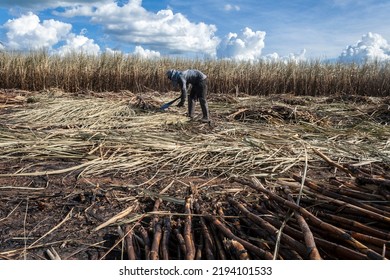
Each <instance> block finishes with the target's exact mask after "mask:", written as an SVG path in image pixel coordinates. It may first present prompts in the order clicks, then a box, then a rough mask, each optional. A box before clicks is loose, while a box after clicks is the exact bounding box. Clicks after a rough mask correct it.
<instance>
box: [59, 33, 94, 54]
mask: <svg viewBox="0 0 390 280" xmlns="http://www.w3.org/2000/svg"><path fill="white" fill-rule="evenodd" d="M56 52H57V53H59V54H60V55H67V54H70V53H80V52H81V53H84V54H89V55H98V54H99V53H100V47H99V45H97V44H95V42H94V40H93V39H89V38H88V37H85V36H84V35H75V34H73V33H71V34H69V36H68V38H67V39H66V44H65V45H63V46H62V47H60V48H59V49H58V50H56Z"/></svg>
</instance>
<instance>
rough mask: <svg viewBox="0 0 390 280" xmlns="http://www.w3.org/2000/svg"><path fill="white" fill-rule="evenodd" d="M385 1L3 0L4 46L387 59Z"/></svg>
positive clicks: (389, 9) (0, 27) (0, 34)
mask: <svg viewBox="0 0 390 280" xmlns="http://www.w3.org/2000/svg"><path fill="white" fill-rule="evenodd" d="M389 14H390V1H387V0H386V1H385V0H365V1H363V0H327V1H325V0H317V1H309V0H300V1H292V0H290V1H288V0H279V1H275V0H257V1H256V0H241V1H239V0H230V1H220V0H214V1H211V0H195V1H180V0H162V1H153V0H143V1H141V0H29V1H26V0H2V1H1V3H0V40H1V42H2V46H1V48H2V49H19V50H28V49H38V48H42V47H44V48H47V49H49V50H50V51H52V52H59V53H66V52H68V51H71V50H80V51H86V52H92V53H94V52H95V53H99V52H103V51H121V52H124V53H137V54H139V55H143V56H148V57H153V56H163V55H170V56H176V55H179V56H189V57H201V58H202V57H213V58H232V59H243V60H256V59H259V58H267V59H283V58H291V59H317V58H326V59H336V58H339V57H340V56H341V57H344V58H351V59H352V58H358V59H364V58H367V57H376V58H380V59H389V58H390V46H389V44H388V42H387V41H386V39H390V28H388V27H389V26H390V17H389Z"/></svg>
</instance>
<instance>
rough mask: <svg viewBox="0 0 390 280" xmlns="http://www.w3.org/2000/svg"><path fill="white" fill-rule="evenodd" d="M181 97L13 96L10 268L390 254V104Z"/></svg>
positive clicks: (5, 179) (5, 253) (0, 159)
mask: <svg viewBox="0 0 390 280" xmlns="http://www.w3.org/2000/svg"><path fill="white" fill-rule="evenodd" d="M174 97H175V95H174V94H172V93H166V94H162V93H158V92H149V93H144V94H133V93H131V92H119V93H94V92H80V93H74V94H69V93H64V92H61V91H56V90H55V89H52V90H48V91H44V92H27V91H26V92H24V91H11V90H8V91H1V92H0V101H1V104H0V112H1V114H2V116H4V117H2V118H1V120H0V228H1V237H0V238H1V239H0V244H2V245H1V246H0V259H21V258H25V259H131V260H136V259H147V260H158V259H170V260H182V259H187V260H200V259H221V260H232V259H233V260H235V259H238V260H249V259H277V260H301V259H304V260H306V259H316V260H319V259H375V260H379V259H388V258H389V257H390V249H389V247H390V176H389V175H388V174H390V173H389V170H390V165H389V164H390V140H389V139H390V129H389V125H388V124H389V123H390V110H389V106H390V100H389V99H386V98H374V97H359V96H345V95H337V96H330V97H312V96H294V95H292V94H287V95H272V96H262V97H259V96H246V95H243V94H236V95H218V94H211V95H210V97H209V105H210V112H211V116H212V122H211V123H209V124H204V123H201V122H198V121H197V120H196V119H195V120H194V121H189V120H188V119H187V117H186V116H185V112H186V108H178V107H175V106H174V105H173V106H172V107H170V108H169V109H168V110H166V111H160V110H159V107H160V106H161V105H162V104H163V103H165V102H167V101H169V100H172V99H174ZM197 111H200V109H199V108H198V109H197ZM197 117H199V118H200V117H201V116H197ZM109 241H110V242H109Z"/></svg>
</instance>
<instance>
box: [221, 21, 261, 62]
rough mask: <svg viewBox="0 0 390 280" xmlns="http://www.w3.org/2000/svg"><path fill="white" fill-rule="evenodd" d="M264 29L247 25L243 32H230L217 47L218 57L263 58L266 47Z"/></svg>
mask: <svg viewBox="0 0 390 280" xmlns="http://www.w3.org/2000/svg"><path fill="white" fill-rule="evenodd" d="M265 35H266V33H265V32H264V31H252V29H250V28H249V27H246V28H245V29H244V30H243V32H242V34H240V35H238V34H237V33H229V34H228V35H227V36H226V37H225V38H224V40H222V42H221V44H220V45H219V46H218V49H217V56H218V58H228V59H233V60H250V61H255V60H258V59H260V58H261V51H262V49H263V48H264V46H265V44H264V39H265Z"/></svg>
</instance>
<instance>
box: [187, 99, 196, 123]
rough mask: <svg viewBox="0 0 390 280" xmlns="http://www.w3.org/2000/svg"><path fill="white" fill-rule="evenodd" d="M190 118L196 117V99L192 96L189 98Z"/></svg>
mask: <svg viewBox="0 0 390 280" xmlns="http://www.w3.org/2000/svg"><path fill="white" fill-rule="evenodd" d="M188 117H190V118H191V119H193V118H194V117H195V99H194V98H192V96H189V98H188Z"/></svg>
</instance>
